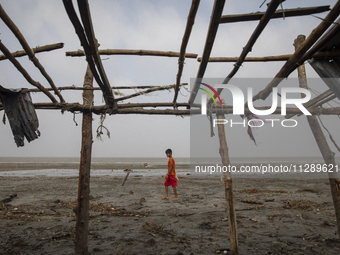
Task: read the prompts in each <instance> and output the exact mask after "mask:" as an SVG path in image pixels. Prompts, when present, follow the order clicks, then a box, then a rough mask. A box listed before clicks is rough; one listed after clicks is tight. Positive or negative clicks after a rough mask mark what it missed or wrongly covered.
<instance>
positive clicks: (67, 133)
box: [0, 0, 340, 157]
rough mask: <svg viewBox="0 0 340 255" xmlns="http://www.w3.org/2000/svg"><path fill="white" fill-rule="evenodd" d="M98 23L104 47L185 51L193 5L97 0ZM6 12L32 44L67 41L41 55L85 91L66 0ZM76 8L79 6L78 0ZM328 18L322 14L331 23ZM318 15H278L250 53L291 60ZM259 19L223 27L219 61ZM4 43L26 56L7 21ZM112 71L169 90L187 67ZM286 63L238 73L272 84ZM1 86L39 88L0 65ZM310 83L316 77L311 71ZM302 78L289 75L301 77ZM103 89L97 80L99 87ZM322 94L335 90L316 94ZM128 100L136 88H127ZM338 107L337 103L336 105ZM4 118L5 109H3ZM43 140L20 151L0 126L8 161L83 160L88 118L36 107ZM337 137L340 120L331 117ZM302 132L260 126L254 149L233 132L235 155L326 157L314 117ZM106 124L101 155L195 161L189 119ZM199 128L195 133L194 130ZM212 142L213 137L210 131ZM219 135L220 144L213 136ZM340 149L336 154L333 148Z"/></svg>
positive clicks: (208, 1) (197, 36)
mask: <svg viewBox="0 0 340 255" xmlns="http://www.w3.org/2000/svg"><path fill="white" fill-rule="evenodd" d="M262 2H263V0H255V1H254V0H251V1H250V0H238V1H230V0H229V1H228V0H227V1H226V4H225V7H224V11H223V14H239V13H249V12H257V11H265V10H266V5H263V6H262V7H261V8H260V5H261V4H262ZM335 2H336V1H335V0H324V1H316V0H309V1H300V0H296V1H285V2H284V3H283V7H284V8H297V7H309V6H319V5H330V6H331V7H333V5H334V4H335ZM89 3H90V10H91V14H92V21H93V25H94V31H95V35H96V38H97V39H98V41H99V43H100V49H144V50H161V51H179V50H180V46H181V41H182V37H183V34H184V30H185V25H186V19H187V15H188V13H189V10H190V6H191V1H183V0H171V1H169V0H162V1H156V0H155V1H137V0H126V1H118V0H114V1H109V0H96V1H94V0H89ZM1 4H2V7H3V8H4V10H5V11H6V12H7V14H8V15H9V16H10V17H11V19H12V20H13V22H14V23H15V24H16V25H17V26H18V28H19V29H20V31H21V32H22V34H23V35H24V36H25V38H26V40H27V42H28V43H29V45H30V46H31V47H32V48H33V47H36V46H43V45H47V44H53V43H59V42H63V43H64V44H65V46H64V48H63V49H59V50H55V51H52V52H46V53H39V54H37V55H36V56H37V58H38V59H39V61H40V62H41V63H42V64H43V66H44V67H45V69H46V71H47V72H48V74H49V75H50V76H51V77H52V79H53V80H54V82H55V84H56V85H57V86H71V85H75V86H82V84H83V80H84V74H85V70H86V66H87V63H86V61H85V58H84V57H78V58H72V57H66V56H65V52H66V51H74V50H78V49H81V45H80V42H79V40H78V37H77V35H76V34H75V32H74V28H73V26H72V24H71V22H70V20H69V19H68V17H67V14H66V11H65V9H64V6H63V4H62V1H61V0H60V1H44V0H26V1H19V0H11V1H1ZM74 4H75V6H76V1H74ZM212 7H213V0H201V3H200V7H199V10H198V13H197V16H196V20H195V25H194V27H193V31H192V35H191V37H190V40H189V44H188V47H187V52H189V53H197V54H198V55H199V57H200V56H202V52H203V48H204V43H205V38H206V34H207V29H208V25H209V21H210V16H211V11H212ZM325 15H326V13H322V14H317V15H316V16H317V17H320V18H323V17H325ZM317 17H312V16H305V17H299V18H286V19H285V20H283V19H275V20H272V21H270V23H269V24H268V26H267V28H266V30H265V31H264V32H263V33H262V35H261V37H260V38H259V39H258V41H257V43H256V44H255V46H254V47H253V50H252V52H251V53H250V54H249V55H248V56H272V55H279V54H289V53H292V52H293V51H294V46H293V41H294V39H295V38H296V37H297V36H298V35H299V34H305V35H306V36H308V35H309V34H310V32H311V31H312V30H313V29H314V28H315V27H316V26H317V25H318V24H319V23H320V19H318V18H317ZM257 24H258V22H257V21H255V22H247V23H245V22H241V23H231V24H221V25H220V27H219V30H218V34H217V37H216V41H215V44H214V48H213V50H212V55H211V56H212V57H222V56H223V57H224V56H225V57H226V56H230V57H236V56H239V54H240V53H241V51H242V48H243V47H244V46H245V45H246V43H247V41H248V39H249V37H250V35H251V34H252V32H253V30H254V29H255V27H256V26H257ZM0 33H1V34H0V39H1V41H2V43H3V44H4V45H6V46H7V48H8V49H9V50H10V51H11V52H14V51H17V50H22V48H21V46H20V44H19V42H18V41H17V39H16V38H15V37H14V35H13V34H12V33H11V32H10V30H9V29H8V28H7V26H6V25H5V24H4V23H3V22H2V21H0ZM102 59H103V65H104V68H105V70H106V73H107V76H108V79H109V81H110V84H111V85H112V86H124V85H126V86H138V85H170V84H174V83H175V80H176V74H177V70H178V64H177V62H178V59H177V58H168V57H141V56H103V57H102ZM18 60H19V61H20V63H21V64H22V65H23V66H24V68H25V69H26V70H27V71H28V72H29V74H30V75H31V76H32V78H33V79H35V80H37V81H39V82H40V83H41V84H42V85H44V86H45V87H49V85H48V83H47V81H46V80H45V79H44V78H43V77H42V76H41V74H40V73H39V71H38V70H37V69H36V68H35V67H34V65H33V64H32V63H31V62H30V61H29V60H28V58H27V57H22V58H19V59H18ZM282 65H283V63H281V62H276V63H244V64H243V66H242V68H241V69H240V70H239V72H238V73H237V75H236V77H240V78H244V77H247V78H270V77H273V76H275V74H276V73H277V72H278V71H279V70H280V68H281V67H282ZM198 67H199V63H198V62H197V60H195V59H186V61H185V67H184V72H183V76H182V82H186V83H189V82H190V78H194V77H195V76H196V74H197V70H198ZM232 67H233V63H210V64H209V65H208V68H207V71H206V74H205V77H222V78H224V77H225V76H227V75H228V73H229V72H230V71H231V69H232ZM0 70H1V71H0V84H1V85H2V86H3V87H6V88H22V87H26V88H32V86H31V85H30V84H28V83H27V81H26V80H25V79H24V78H23V77H22V75H21V74H20V73H19V72H18V71H17V70H16V69H15V67H14V66H13V65H12V64H11V63H10V62H9V61H0ZM307 75H308V77H317V75H316V74H315V72H314V71H313V70H312V69H311V68H310V67H309V66H307ZM296 76H297V74H296V72H294V73H293V74H291V76H290V77H296ZM94 85H95V86H97V84H96V83H95V84H94ZM315 89H316V90H317V91H319V92H323V91H325V90H326V89H327V87H326V86H318V87H317V88H315ZM120 92H122V93H124V94H129V93H131V91H128V90H121V91H120ZM62 94H63V96H64V98H65V99H66V101H68V102H80V103H81V102H82V97H81V92H79V91H76V92H72V91H71V92H69V91H68V92H63V93H62ZM173 96H174V92H173V91H165V92H164V91H163V92H156V93H153V94H149V95H148V96H142V97H138V98H136V99H133V100H129V101H125V102H124V103H127V102H172V100H173ZM32 98H33V101H34V102H49V99H48V98H47V97H46V96H44V95H43V94H42V93H34V94H33V95H32ZM188 99H189V92H188V91H186V90H184V89H182V90H181V94H180V95H179V98H178V102H187V101H188ZM95 104H96V105H101V104H103V100H102V97H101V94H100V93H95ZM333 106H337V105H336V104H334V103H333ZM0 114H1V117H2V115H3V111H1V113H0ZM37 114H38V118H39V123H40V127H39V130H40V132H41V137H40V138H39V139H37V140H35V141H32V142H31V143H27V142H26V143H25V146H24V147H22V148H17V147H16V144H15V143H14V139H13V136H12V134H11V130H10V127H9V124H8V123H6V125H3V124H2V123H1V124H0V134H1V138H0V139H1V143H0V156H2V157H14V156H20V157H26V156H27V157H31V156H42V157H53V156H58V157H65V156H72V157H77V156H79V154H80V141H81V137H80V136H81V120H82V117H81V114H76V115H75V120H76V122H77V123H78V126H77V125H76V124H75V122H74V121H73V114H71V113H64V114H61V112H60V111H47V110H37ZM322 119H323V120H324V122H325V124H326V125H327V127H328V128H329V130H330V131H331V132H332V133H333V136H334V138H335V139H336V140H337V141H339V142H340V136H339V135H337V134H336V132H337V131H338V129H337V126H338V123H339V118H338V117H337V116H334V117H322ZM298 122H299V127H298V128H296V129H293V130H292V129H291V130H289V131H283V130H280V129H277V130H276V129H275V130H270V131H268V129H262V130H261V129H258V130H256V131H255V135H256V138H257V141H258V146H255V145H254V144H253V143H252V141H251V140H250V139H249V137H248V136H247V134H246V132H245V131H244V130H231V129H229V130H228V129H226V132H227V139H228V145H229V152H230V155H231V156H232V157H237V156H262V157H265V156H319V152H318V149H317V146H316V144H315V141H314V140H313V137H312V134H311V132H310V131H309V128H308V126H307V125H306V121H305V118H304V117H303V116H302V117H300V118H298ZM98 125H99V116H96V115H95V116H94V121H93V129H94V131H95V129H96V128H97V127H98ZM104 125H105V126H106V127H107V128H108V129H109V130H110V133H111V138H110V139H109V138H107V137H103V141H100V140H98V139H96V138H95V133H94V143H93V156H94V157H163V156H164V150H165V149H167V148H172V149H173V151H174V155H175V156H177V157H188V156H189V155H190V118H189V117H185V118H182V117H175V116H147V115H127V116H123V115H116V116H115V115H113V116H107V118H106V120H105V122H104ZM191 128H192V127H191ZM207 136H209V134H207ZM212 139H215V140H216V139H217V137H214V138H212ZM332 149H333V151H335V149H334V147H333V146H332Z"/></svg>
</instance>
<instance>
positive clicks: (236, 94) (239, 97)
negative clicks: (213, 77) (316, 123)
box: [200, 83, 311, 115]
mask: <svg viewBox="0 0 340 255" xmlns="http://www.w3.org/2000/svg"><path fill="white" fill-rule="evenodd" d="M200 84H202V85H204V86H206V87H208V88H209V89H211V90H212V91H213V92H214V93H215V95H216V96H217V98H218V99H219V101H220V103H221V105H222V101H221V98H220V96H219V95H218V93H217V92H216V90H215V88H223V89H228V90H229V91H230V92H231V94H232V98H233V115H244V105H245V100H244V94H243V92H242V90H241V89H240V88H239V87H237V86H235V85H231V84H216V85H215V88H213V87H212V86H210V85H208V84H205V83H200ZM200 89H201V90H203V91H205V92H206V93H207V94H208V95H209V96H210V97H211V98H212V99H213V100H214V102H215V105H217V103H216V100H215V98H214V96H213V95H212V94H211V93H210V92H209V91H208V90H206V89H202V88H200ZM288 93H303V94H305V97H304V98H288V97H287V94H288ZM247 96H248V97H247V99H248V101H247V104H248V108H249V110H250V112H251V113H252V114H255V115H270V114H272V113H273V112H274V111H275V110H276V108H277V103H278V97H279V96H278V92H277V88H273V92H272V105H271V107H270V109H267V110H257V109H255V107H254V105H253V88H252V87H248V88H247ZM280 98H281V115H286V108H287V105H288V104H293V105H295V106H296V107H297V108H299V109H300V111H301V112H303V114H304V115H311V113H310V112H309V111H308V110H307V109H306V108H305V107H304V106H303V104H304V103H306V102H308V101H309V100H310V98H311V94H310V92H309V91H308V90H307V89H304V88H281V94H280ZM201 114H202V115H206V114H207V96H206V94H202V96H201Z"/></svg>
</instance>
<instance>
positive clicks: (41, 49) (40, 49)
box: [0, 43, 64, 61]
mask: <svg viewBox="0 0 340 255" xmlns="http://www.w3.org/2000/svg"><path fill="white" fill-rule="evenodd" d="M63 47H64V43H55V44H48V45H45V46H38V47H35V48H32V49H31V50H32V51H33V52H34V53H40V52H46V51H51V50H57V49H61V48H63ZM11 54H12V56H13V57H15V58H19V57H23V56H27V53H26V52H25V51H24V50H18V51H16V52H12V53H11ZM5 59H7V57H6V56H5V55H0V61H1V60H5Z"/></svg>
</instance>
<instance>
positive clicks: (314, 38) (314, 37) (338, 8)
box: [253, 0, 340, 101]
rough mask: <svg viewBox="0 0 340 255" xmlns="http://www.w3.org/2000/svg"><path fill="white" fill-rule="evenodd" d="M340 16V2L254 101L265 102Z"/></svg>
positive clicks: (339, 1)
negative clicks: (260, 100)
mask: <svg viewBox="0 0 340 255" xmlns="http://www.w3.org/2000/svg"><path fill="white" fill-rule="evenodd" d="M339 14H340V0H338V1H337V2H336V4H335V5H334V7H333V8H332V10H331V11H330V12H329V13H328V15H327V16H326V17H325V18H324V19H323V21H322V22H321V23H320V24H319V25H318V26H317V27H316V28H315V29H314V30H313V31H312V32H311V33H310V35H309V36H308V38H307V39H306V40H305V41H304V42H303V44H302V45H301V46H300V47H299V48H298V50H296V51H295V52H294V54H293V55H292V56H291V57H290V58H289V60H288V61H287V62H286V63H285V64H284V66H283V67H282V68H281V70H280V71H279V72H278V73H277V74H276V76H275V77H274V79H273V80H272V81H271V82H270V83H269V84H268V85H267V86H266V88H264V89H263V90H261V91H260V92H259V93H258V94H257V95H255V96H254V97H253V101H256V100H258V99H262V100H265V99H266V98H267V97H268V96H269V95H270V93H271V91H272V89H273V88H274V87H277V86H278V85H279V84H280V82H281V80H282V78H285V77H287V76H288V75H289V74H290V73H291V72H292V71H293V70H294V69H295V68H297V66H296V63H297V62H298V61H299V60H300V59H301V58H302V57H303V55H304V54H305V53H306V52H307V50H308V49H310V48H311V47H312V46H313V44H314V43H315V42H316V41H317V40H318V39H319V38H320V37H321V36H322V34H323V33H324V32H325V31H326V30H327V29H328V28H329V26H330V25H331V24H332V23H333V22H334V20H335V19H336V18H337V17H338V16H339Z"/></svg>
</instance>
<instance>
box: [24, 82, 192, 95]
mask: <svg viewBox="0 0 340 255" xmlns="http://www.w3.org/2000/svg"><path fill="white" fill-rule="evenodd" d="M186 85H188V83H181V84H180V86H186ZM162 87H167V88H166V89H168V88H169V87H170V88H173V87H175V84H172V85H160V86H157V85H148V86H113V87H111V88H112V89H153V88H162ZM57 89H58V90H59V91H62V90H101V89H100V88H99V87H93V88H84V87H76V86H65V87H57ZM46 90H52V89H51V88H46ZM21 92H22V93H26V92H41V90H39V89H23V90H21Z"/></svg>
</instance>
